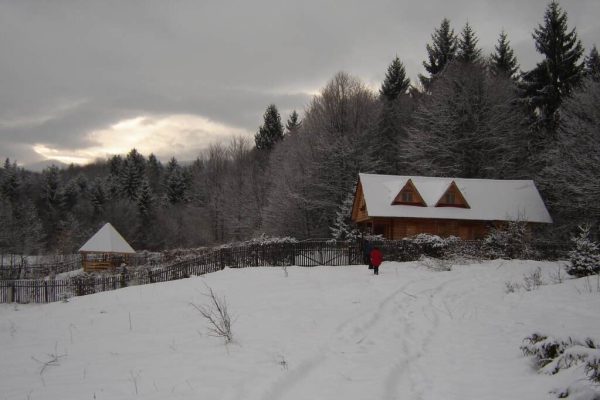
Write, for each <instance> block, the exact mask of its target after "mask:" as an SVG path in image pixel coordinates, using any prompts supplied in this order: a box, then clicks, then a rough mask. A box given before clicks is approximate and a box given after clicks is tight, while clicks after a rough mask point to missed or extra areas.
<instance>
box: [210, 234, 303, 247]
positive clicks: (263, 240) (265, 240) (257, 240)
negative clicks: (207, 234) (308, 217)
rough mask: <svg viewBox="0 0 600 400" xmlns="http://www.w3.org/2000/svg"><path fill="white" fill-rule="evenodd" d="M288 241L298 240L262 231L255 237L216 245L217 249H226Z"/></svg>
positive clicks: (294, 241) (285, 242) (295, 241)
mask: <svg viewBox="0 0 600 400" xmlns="http://www.w3.org/2000/svg"><path fill="white" fill-rule="evenodd" d="M288 243H298V240H297V239H295V238H293V237H290V236H285V237H277V236H268V235H266V234H264V233H262V234H260V235H259V236H257V237H254V238H252V239H249V240H246V241H244V242H237V243H226V244H224V245H221V246H219V247H218V249H228V248H232V247H242V246H257V245H258V246H267V245H272V244H288Z"/></svg>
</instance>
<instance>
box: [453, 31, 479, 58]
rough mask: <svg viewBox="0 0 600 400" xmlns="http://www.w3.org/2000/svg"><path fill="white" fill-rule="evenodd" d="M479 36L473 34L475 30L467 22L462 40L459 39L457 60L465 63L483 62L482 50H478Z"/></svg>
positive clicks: (461, 36)
mask: <svg viewBox="0 0 600 400" xmlns="http://www.w3.org/2000/svg"><path fill="white" fill-rule="evenodd" d="M477 42H479V39H477V36H476V35H475V32H473V28H471V25H469V23H468V22H467V23H466V24H465V27H464V28H463V30H462V32H461V33H460V38H459V39H458V51H457V55H456V59H457V60H458V61H460V62H464V63H478V62H480V61H481V49H479V48H477Z"/></svg>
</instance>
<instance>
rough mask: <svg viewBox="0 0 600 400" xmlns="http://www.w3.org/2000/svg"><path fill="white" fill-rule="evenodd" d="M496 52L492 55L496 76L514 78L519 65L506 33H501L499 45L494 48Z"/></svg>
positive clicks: (492, 65)
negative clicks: (502, 75) (501, 75)
mask: <svg viewBox="0 0 600 400" xmlns="http://www.w3.org/2000/svg"><path fill="white" fill-rule="evenodd" d="M494 50H495V52H494V53H492V54H491V55H490V66H491V67H492V72H493V73H494V74H504V75H505V76H508V77H510V78H513V77H514V76H515V74H516V73H517V71H518V70H519V64H518V63H517V58H516V57H515V53H514V51H513V49H512V48H511V47H510V41H509V40H508V38H507V36H506V33H505V32H504V31H502V32H500V37H499V38H498V44H496V47H494Z"/></svg>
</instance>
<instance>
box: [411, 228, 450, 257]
mask: <svg viewBox="0 0 600 400" xmlns="http://www.w3.org/2000/svg"><path fill="white" fill-rule="evenodd" d="M405 240H407V241H409V242H411V243H413V244H415V245H416V246H417V247H418V248H419V250H420V253H421V255H427V256H430V257H435V258H447V257H448V256H451V255H453V254H450V253H453V251H451V249H452V248H454V247H455V245H456V244H457V243H458V242H460V239H459V238H457V237H455V236H450V237H447V238H442V237H440V236H437V235H431V234H429V233H419V234H418V235H415V236H413V237H410V238H407V239H405Z"/></svg>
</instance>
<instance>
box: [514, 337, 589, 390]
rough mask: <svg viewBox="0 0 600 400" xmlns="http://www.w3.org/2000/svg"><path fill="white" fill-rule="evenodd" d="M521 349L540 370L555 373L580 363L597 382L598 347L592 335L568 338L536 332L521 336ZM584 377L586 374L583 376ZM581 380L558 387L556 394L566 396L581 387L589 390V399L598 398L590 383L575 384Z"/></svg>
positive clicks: (586, 372) (587, 374) (550, 373)
mask: <svg viewBox="0 0 600 400" xmlns="http://www.w3.org/2000/svg"><path fill="white" fill-rule="evenodd" d="M523 342H524V344H523V345H522V346H521V351H523V354H524V355H526V356H533V357H534V364H535V366H536V368H537V369H538V370H539V372H542V373H545V374H549V375H555V374H558V373H559V372H560V371H562V370H567V369H570V368H572V367H575V366H578V365H580V364H583V367H584V368H583V370H584V372H585V374H586V376H587V379H589V380H590V381H592V382H594V383H598V382H600V347H599V346H598V345H596V343H595V342H594V341H593V340H592V339H591V338H587V339H585V340H584V341H578V340H574V339H572V338H568V339H566V340H563V339H559V338H553V337H549V336H546V335H542V334H539V333H534V334H533V335H531V336H529V337H526V338H525V339H524V340H523ZM582 378H585V376H582ZM580 385H581V382H574V383H573V384H572V385H570V386H569V388H567V389H565V390H561V391H560V392H559V393H558V394H559V397H561V398H562V397H567V396H569V393H571V392H575V391H580V392H581V391H584V392H588V393H591V395H592V397H586V398H590V399H597V398H600V397H598V396H599V395H600V394H599V393H597V392H595V391H594V390H591V391H590V388H589V387H586V388H581V387H578V386H580Z"/></svg>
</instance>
